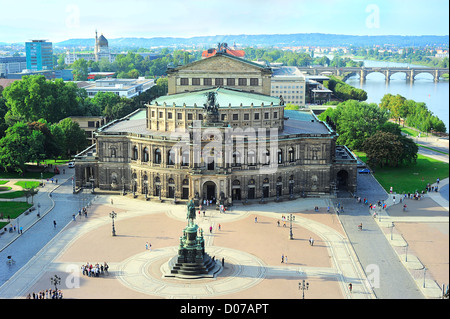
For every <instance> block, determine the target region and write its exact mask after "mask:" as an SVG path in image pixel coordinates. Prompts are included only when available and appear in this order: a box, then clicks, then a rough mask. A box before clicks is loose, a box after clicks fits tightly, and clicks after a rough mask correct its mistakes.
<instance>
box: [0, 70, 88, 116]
mask: <svg viewBox="0 0 450 319" xmlns="http://www.w3.org/2000/svg"><path fill="white" fill-rule="evenodd" d="M3 97H4V99H5V101H6V106H7V108H8V112H7V114H6V115H5V120H6V122H8V123H14V122H16V121H25V122H32V121H37V120H39V119H41V118H43V119H45V120H47V121H48V122H50V123H54V122H57V121H59V120H61V119H63V118H65V117H67V116H71V115H84V113H83V112H84V111H85V110H83V104H84V101H85V99H86V98H87V95H86V93H85V90H82V89H79V88H78V87H77V86H76V84H75V83H65V82H64V81H63V80H62V79H56V80H55V81H49V80H46V79H45V77H44V76H42V75H33V76H24V77H23V78H22V81H15V82H13V83H12V84H11V85H10V86H8V87H7V88H5V89H4V91H3Z"/></svg>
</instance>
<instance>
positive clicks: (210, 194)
mask: <svg viewBox="0 0 450 319" xmlns="http://www.w3.org/2000/svg"><path fill="white" fill-rule="evenodd" d="M203 198H204V199H207V200H210V199H217V196H216V184H215V183H214V182H211V181H209V182H206V183H205V184H203Z"/></svg>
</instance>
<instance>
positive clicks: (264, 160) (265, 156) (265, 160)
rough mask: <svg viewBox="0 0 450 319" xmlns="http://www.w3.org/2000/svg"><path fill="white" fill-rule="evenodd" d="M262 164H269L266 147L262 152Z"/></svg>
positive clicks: (268, 153)
mask: <svg viewBox="0 0 450 319" xmlns="http://www.w3.org/2000/svg"><path fill="white" fill-rule="evenodd" d="M262 163H263V165H269V164H270V151H269V150H268V149H267V150H266V152H265V153H263V160H262Z"/></svg>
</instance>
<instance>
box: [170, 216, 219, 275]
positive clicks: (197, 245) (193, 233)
mask: <svg viewBox="0 0 450 319" xmlns="http://www.w3.org/2000/svg"><path fill="white" fill-rule="evenodd" d="M169 263H171V264H170V265H169V266H170V269H171V270H170V274H166V275H165V277H177V278H186V279H189V278H190V279H193V278H205V277H214V274H216V273H217V272H219V271H220V270H221V266H220V264H218V263H216V262H215V261H214V260H213V259H212V258H211V257H210V256H209V255H208V254H207V253H205V242H204V239H203V231H201V230H200V232H199V228H198V225H196V224H194V223H193V221H189V223H188V226H187V227H186V228H184V229H183V236H181V237H180V245H179V247H178V256H177V257H176V258H174V259H172V260H171V261H170V262H169Z"/></svg>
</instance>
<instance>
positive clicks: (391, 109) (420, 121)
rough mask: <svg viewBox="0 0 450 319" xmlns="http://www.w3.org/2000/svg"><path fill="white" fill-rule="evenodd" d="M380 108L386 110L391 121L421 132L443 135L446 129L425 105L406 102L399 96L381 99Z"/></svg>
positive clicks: (411, 101)
mask: <svg viewBox="0 0 450 319" xmlns="http://www.w3.org/2000/svg"><path fill="white" fill-rule="evenodd" d="M380 107H381V109H383V110H386V111H387V112H388V114H389V116H390V118H391V119H394V120H396V121H398V123H399V124H400V123H401V121H402V120H403V124H406V125H407V126H410V127H414V128H416V129H418V130H420V131H423V132H430V131H434V132H441V133H445V132H446V131H447V128H446V126H445V123H444V122H443V121H442V120H440V119H439V118H438V117H437V116H436V115H433V112H431V111H430V110H429V109H428V107H427V105H426V104H425V103H423V102H416V101H413V100H408V99H406V98H405V97H403V96H401V95H400V94H397V95H392V94H386V95H384V96H383V98H382V99H381V103H380Z"/></svg>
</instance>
